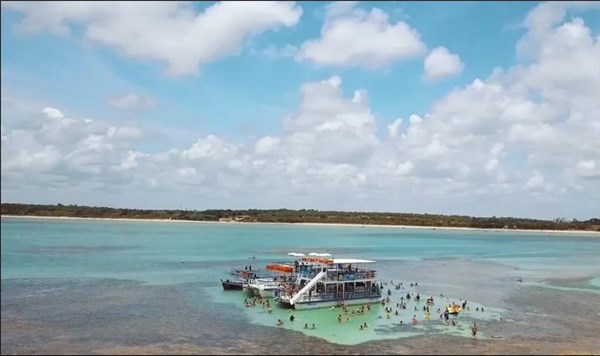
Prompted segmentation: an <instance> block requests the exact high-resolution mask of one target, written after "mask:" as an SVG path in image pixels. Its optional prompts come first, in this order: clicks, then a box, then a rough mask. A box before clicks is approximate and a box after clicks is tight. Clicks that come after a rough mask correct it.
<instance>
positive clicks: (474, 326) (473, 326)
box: [471, 322, 477, 337]
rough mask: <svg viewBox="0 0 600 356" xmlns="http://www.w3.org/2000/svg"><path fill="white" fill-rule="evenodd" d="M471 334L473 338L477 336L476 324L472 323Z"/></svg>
mask: <svg viewBox="0 0 600 356" xmlns="http://www.w3.org/2000/svg"><path fill="white" fill-rule="evenodd" d="M471 333H472V334H473V336H474V337H475V336H477V323H475V322H474V323H473V325H471Z"/></svg>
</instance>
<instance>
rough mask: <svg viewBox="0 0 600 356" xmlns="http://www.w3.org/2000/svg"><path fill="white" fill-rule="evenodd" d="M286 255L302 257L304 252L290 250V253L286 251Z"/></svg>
mask: <svg viewBox="0 0 600 356" xmlns="http://www.w3.org/2000/svg"><path fill="white" fill-rule="evenodd" d="M288 255H290V256H294V257H302V256H306V255H305V254H303V253H300V252H290V253H288Z"/></svg>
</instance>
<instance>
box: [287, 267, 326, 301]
mask: <svg viewBox="0 0 600 356" xmlns="http://www.w3.org/2000/svg"><path fill="white" fill-rule="evenodd" d="M326 275H327V270H323V271H321V272H319V273H317V275H316V276H315V277H314V278H313V279H311V280H310V281H309V282H308V283H307V284H306V285H305V286H304V287H302V289H300V291H298V293H296V295H294V296H293V297H292V298H291V299H290V305H294V303H296V301H297V300H298V298H300V297H301V296H302V295H304V294H306V293H307V292H308V291H309V290H310V289H311V288H312V287H314V285H315V284H317V282H318V281H320V280H321V279H322V278H323V277H325V276H326Z"/></svg>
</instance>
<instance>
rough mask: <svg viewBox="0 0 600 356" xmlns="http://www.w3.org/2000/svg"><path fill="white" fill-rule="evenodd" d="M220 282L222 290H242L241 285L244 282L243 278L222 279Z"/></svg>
mask: <svg viewBox="0 0 600 356" xmlns="http://www.w3.org/2000/svg"><path fill="white" fill-rule="evenodd" d="M221 284H222V285H223V289H224V290H242V285H243V284H244V280H243V279H238V280H235V281H231V280H229V279H226V280H222V279H221Z"/></svg>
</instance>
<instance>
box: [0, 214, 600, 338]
mask: <svg viewBox="0 0 600 356" xmlns="http://www.w3.org/2000/svg"><path fill="white" fill-rule="evenodd" d="M1 236H2V238H1V247H2V249H1V251H2V252H1V254H2V255H1V256H2V272H1V276H2V281H3V284H4V283H9V282H11V281H15V283H16V281H19V283H21V284H19V286H20V287H22V288H26V286H27V283H34V282H35V281H45V280H54V279H60V280H69V281H78V280H79V281H100V280H104V279H113V280H121V281H128V283H141V284H142V285H147V286H149V287H156V288H162V287H167V288H180V287H182V286H188V285H189V286H193V287H194V288H195V287H197V289H194V291H195V292H189V293H191V294H189V298H190V299H191V300H193V303H195V304H194V305H195V306H196V305H197V307H198V308H209V309H210V310H213V311H215V313H220V312H222V313H230V314H227V315H232V316H233V317H234V318H238V319H239V322H240V323H243V324H244V325H247V327H248V328H250V327H251V326H252V325H257V326H265V327H269V328H270V329H273V330H276V329H278V328H277V327H275V322H276V320H277V319H278V318H281V319H282V320H284V321H285V325H284V328H285V329H288V330H293V331H296V332H297V333H302V334H304V335H307V336H312V337H316V338H319V339H322V340H326V341H327V342H330V343H335V344H342V345H351V344H360V343H364V342H367V341H370V340H383V339H396V338H404V337H409V336H414V335H424V334H425V335H427V334H450V335H456V336H460V337H470V325H471V324H472V322H474V321H475V322H478V323H484V324H485V323H488V324H490V323H494V322H499V320H500V318H504V319H506V318H507V316H508V317H509V316H510V315H509V311H510V310H512V309H514V306H513V305H511V304H510V302H509V300H510V296H511V295H512V294H511V293H513V291H516V290H519V289H520V288H527V287H528V286H537V287H542V288H545V289H547V290H549V291H553V290H561V291H577V292H581V293H587V294H590V295H592V296H594V295H600V287H599V284H600V283H599V281H600V260H599V258H600V257H599V256H600V239H599V238H598V237H600V235H591V236H590V235H578V234H572V235H568V234H565V235H563V234H552V235H545V234H540V233H515V232H504V231H502V232H484V231H462V230H440V229H437V230H429V229H409V228H406V229H400V228H377V227H364V228H362V227H354V226H349V227H339V226H306V225H271V224H201V223H167V222H142V221H139V222H138V221H136V222H128V221H99V220H59V219H28V218H2V235H1ZM291 251H295V252H305V253H308V252H313V251H314V252H324V251H327V252H330V253H331V254H333V255H334V256H335V257H340V258H343V257H348V258H368V259H373V260H376V261H377V264H376V267H377V269H378V271H379V278H380V280H381V281H382V282H386V283H388V282H389V284H388V286H386V289H387V288H388V287H389V288H391V290H392V296H391V300H392V303H391V304H390V305H391V306H392V307H393V309H394V310H396V309H397V308H396V303H397V302H398V301H399V300H400V297H401V296H404V295H406V293H407V292H419V293H421V295H422V296H424V297H425V296H429V295H431V296H434V297H435V298H436V301H437V303H436V306H435V307H434V308H433V309H434V310H432V317H431V320H425V318H424V314H423V311H422V309H421V308H422V303H421V304H416V303H415V302H414V301H412V299H411V302H409V303H408V308H407V309H406V310H400V312H399V315H398V316H396V315H394V314H392V315H391V316H390V318H387V316H386V313H385V312H384V310H383V307H382V306H380V305H376V306H374V308H373V310H371V312H369V313H367V314H365V315H360V316H358V315H356V316H354V315H351V314H349V315H347V317H350V318H351V320H350V321H348V322H346V323H343V324H339V323H338V322H337V316H338V314H339V313H340V310H339V309H335V310H329V309H318V310H307V311H294V312H293V313H294V315H295V317H296V320H295V321H294V322H290V321H289V315H290V311H289V310H286V309H280V308H274V312H273V313H272V314H269V313H267V311H266V310H265V309H264V308H262V307H260V306H256V307H250V308H247V307H245V306H244V303H243V301H244V298H245V297H244V296H243V294H242V293H241V292H230V291H229V292H227V291H223V290H222V287H221V285H220V283H219V279H220V278H229V275H228V273H227V272H228V271H229V270H230V269H231V268H232V267H240V266H244V265H247V264H252V266H253V268H254V269H256V268H264V265H265V264H266V263H269V262H272V261H282V260H289V259H290V257H289V256H287V253H288V252H291ZM249 256H255V257H256V259H252V260H250V259H248V257H249ZM517 278H522V279H523V280H524V281H523V283H518V282H516V279H517ZM572 279H577V281H578V282H577V283H573V282H569V283H563V282H561V281H562V280H569V281H570V280H572ZM392 280H393V281H394V282H395V283H399V282H402V283H403V286H404V287H405V288H404V289H402V290H401V291H396V290H395V289H394V288H393V287H392V285H391V283H392ZM411 282H418V284H419V285H418V287H413V288H411V287H409V283H411ZM60 288H63V287H60ZM60 288H59V289H60ZM65 288H66V287H65ZM69 288H71V287H69ZM28 293H29V292H28ZM46 293H48V292H47V291H46ZM57 293H58V292H57ZM440 294H443V297H440ZM461 299H467V300H468V303H469V305H470V308H471V310H469V311H465V312H464V313H461V314H460V315H459V316H458V317H456V322H457V326H455V327H452V326H448V325H446V324H445V323H443V322H442V321H441V320H440V319H439V314H436V313H435V309H436V308H437V307H440V306H443V305H444V304H449V303H450V302H452V301H456V302H459V301H460V300H461ZM167 304H168V302H167ZM415 306H417V309H418V311H415V310H414V307H415ZM479 307H485V312H477V311H475V310H474V309H475V308H479ZM5 308H8V307H6V306H5V304H4V302H3V310H2V311H3V313H4V312H5ZM65 308H68V306H67V305H65ZM442 308H443V307H442ZM413 315H416V316H417V319H418V320H419V323H418V324H417V325H415V326H413V325H410V321H411V319H412V317H413ZM400 321H402V324H401V323H400ZM363 322H367V323H368V325H369V328H368V329H366V330H360V329H359V325H360V324H362V323H363ZM305 323H309V326H310V325H311V324H312V323H315V324H316V329H314V330H312V329H310V328H309V329H308V330H307V329H304V324H305ZM232 327H233V326H232ZM237 327H239V326H236V328H237ZM226 330H228V329H226ZM236 330H237V329H236ZM225 332H234V331H225ZM480 334H481V335H480V336H479V337H481V338H486V337H489V336H490V335H489V334H488V333H486V332H485V331H483V330H482V331H481V333H480Z"/></svg>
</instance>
